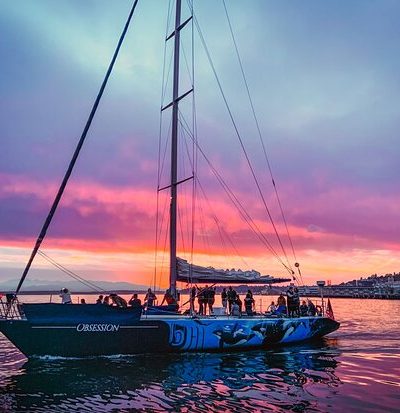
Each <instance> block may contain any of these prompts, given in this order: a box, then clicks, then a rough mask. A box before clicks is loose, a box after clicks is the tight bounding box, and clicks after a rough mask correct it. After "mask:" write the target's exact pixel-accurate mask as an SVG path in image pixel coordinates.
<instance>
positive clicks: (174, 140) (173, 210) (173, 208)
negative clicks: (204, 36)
mask: <svg viewBox="0 0 400 413" xmlns="http://www.w3.org/2000/svg"><path fill="white" fill-rule="evenodd" d="M180 25H181V0H176V13H175V39H174V79H173V86H172V87H173V91H172V102H173V103H172V136H171V205H170V233H169V240H170V280H169V282H170V291H171V294H172V295H173V296H176V278H177V275H176V215H177V195H178V190H177V176H178V165H177V164H178V154H177V149H178V102H179V99H178V97H179V51H180V29H181V28H180Z"/></svg>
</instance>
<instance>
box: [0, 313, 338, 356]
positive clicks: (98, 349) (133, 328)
mask: <svg viewBox="0 0 400 413" xmlns="http://www.w3.org/2000/svg"><path fill="white" fill-rule="evenodd" d="M338 327H339V323H338V322H336V321H334V320H331V319H329V318H325V317H302V318H297V319H283V318H282V319H279V318H275V319H273V318H266V317H257V316H256V317H248V318H247V317H242V318H231V317H220V318H219V317H218V318H211V317H210V318H207V317H204V318H191V317H186V316H171V317H168V316H152V317H148V318H144V319H141V320H138V321H135V322H133V323H130V324H127V323H125V324H118V323H116V322H108V321H106V322H79V323H54V322H52V323H49V322H45V323H38V322H35V323H32V322H30V321H28V320H4V319H3V320H0V331H1V332H2V333H3V334H4V335H5V336H6V337H7V338H8V339H9V340H10V341H11V342H12V343H13V344H14V345H15V346H16V347H17V348H18V349H19V350H20V351H21V352H22V353H23V354H25V355H26V356H27V357H40V356H56V357H94V356H111V355H119V354H122V355H131V354H139V353H160V352H162V353H163V352H187V351H230V350H234V349H246V348H257V347H258V348H268V347H270V346H272V345H276V344H279V343H282V344H283V343H293V342H301V341H305V340H310V339H313V338H317V337H322V336H324V335H326V334H328V333H330V332H332V331H334V330H336V329H337V328H338Z"/></svg>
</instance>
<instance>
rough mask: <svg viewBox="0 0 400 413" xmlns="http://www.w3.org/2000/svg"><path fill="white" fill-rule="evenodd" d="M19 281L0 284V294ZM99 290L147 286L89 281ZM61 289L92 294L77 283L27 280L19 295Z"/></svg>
mask: <svg viewBox="0 0 400 413" xmlns="http://www.w3.org/2000/svg"><path fill="white" fill-rule="evenodd" d="M18 281H19V280H7V281H2V282H0V292H7V291H15V289H16V288H17V284H18ZM90 283H91V284H94V285H95V286H97V287H98V288H99V289H100V290H104V291H107V292H112V291H146V290H147V288H148V287H149V286H147V285H142V284H132V283H128V282H112V281H90ZM61 288H68V289H69V290H70V291H71V292H93V291H96V290H95V289H94V288H90V287H88V286H86V285H84V284H82V283H80V282H78V281H65V280H63V281H48V280H32V279H27V280H25V282H24V285H23V286H22V289H21V293H24V292H35V291H52V292H58V291H60V290H61Z"/></svg>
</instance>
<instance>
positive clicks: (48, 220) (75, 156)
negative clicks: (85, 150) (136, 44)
mask: <svg viewBox="0 0 400 413" xmlns="http://www.w3.org/2000/svg"><path fill="white" fill-rule="evenodd" d="M137 3H138V0H135V1H134V3H133V6H132V9H131V11H130V13H129V16H128V19H127V21H126V23H125V26H124V29H123V31H122V34H121V37H120V38H119V41H118V45H117V48H116V49H115V52H114V55H113V57H112V59H111V62H110V65H109V67H108V70H107V73H106V76H105V78H104V80H103V83H102V85H101V87H100V90H99V93H98V95H97V97H96V100H95V102H94V104H93V107H92V110H91V112H90V115H89V118H88V120H87V122H86V125H85V128H84V130H83V132H82V135H81V137H80V139H79V142H78V145H77V147H76V149H75V152H74V154H73V157H72V159H71V162H70V164H69V166H68V169H67V172H66V173H65V176H64V179H63V181H62V183H61V186H60V188H59V190H58V192H57V195H56V197H55V199H54V201H53V205H52V207H51V209H50V212H49V214H48V216H47V218H46V220H45V222H44V224H43V227H42V229H41V231H40V234H39V236H38V238H37V240H36V243H35V246H34V248H33V251H32V253H31V256H30V258H29V261H28V263H27V264H26V267H25V270H24V272H23V274H22V276H21V279H20V281H19V283H18V286H17V289H16V291H15V293H16V294H18V292H19V290H20V289H21V287H22V284H23V283H24V281H25V278H26V276H27V274H28V271H29V269H30V267H31V265H32V262H33V260H34V258H35V256H36V253H37V252H38V250H39V248H40V245H41V244H42V241H43V239H44V237H45V236H46V232H47V229H48V228H49V226H50V223H51V221H52V219H53V215H54V213H55V212H56V209H57V207H58V204H59V202H60V200H61V197H62V195H63V193H64V190H65V187H66V185H67V183H68V180H69V178H70V176H71V174H72V170H73V169H74V166H75V163H76V161H77V159H78V156H79V152H80V150H81V148H82V146H83V143H84V141H85V138H86V135H87V133H88V131H89V128H90V125H91V124H92V120H93V118H94V115H95V113H96V111H97V107H98V106H99V103H100V100H101V97H102V96H103V92H104V89H105V87H106V85H107V82H108V78H109V77H110V75H111V71H112V69H113V67H114V63H115V61H116V60H117V56H118V53H119V49H120V48H121V45H122V42H123V40H124V38H125V34H126V32H127V31H128V27H129V24H130V21H131V19H132V16H133V13H134V11H135V9H136V5H137Z"/></svg>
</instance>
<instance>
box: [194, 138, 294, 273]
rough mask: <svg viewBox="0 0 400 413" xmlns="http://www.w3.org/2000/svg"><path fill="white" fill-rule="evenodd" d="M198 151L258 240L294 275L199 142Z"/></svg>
mask: <svg viewBox="0 0 400 413" xmlns="http://www.w3.org/2000/svg"><path fill="white" fill-rule="evenodd" d="M197 150H198V151H199V152H200V153H201V155H202V156H203V158H204V159H205V161H206V162H207V164H208V166H209V167H210V169H211V171H212V173H213V174H214V176H215V177H216V178H217V180H218V182H219V183H220V185H221V186H222V188H223V190H224V191H225V193H226V194H227V195H228V197H229V199H230V200H231V202H232V204H233V205H234V206H235V207H236V209H237V210H238V212H239V214H240V215H241V217H242V218H243V220H244V221H245V222H247V225H248V226H249V228H250V229H251V230H252V231H253V233H254V234H255V235H256V236H257V237H258V239H259V240H260V241H261V242H262V243H263V244H264V245H265V246H266V247H267V248H268V250H269V251H270V252H271V253H272V254H273V255H274V256H275V258H276V259H277V260H278V261H279V262H280V263H281V264H282V265H283V267H285V268H286V270H287V271H288V272H289V273H290V274H292V273H293V272H294V271H293V270H292V269H291V268H290V266H288V265H286V264H285V263H284V262H283V261H282V259H281V258H280V257H279V255H278V254H277V252H276V251H275V250H274V248H273V246H272V245H271V243H270V242H269V241H268V239H267V238H266V236H265V235H264V234H263V233H262V231H261V230H260V228H259V227H258V225H257V224H256V223H255V222H254V220H253V219H252V218H251V216H250V215H249V213H248V212H247V210H246V209H245V208H244V207H243V205H242V204H241V202H240V201H239V199H238V198H237V196H236V195H235V194H234V193H233V192H232V190H231V189H230V188H229V186H228V185H227V184H226V182H225V181H224V180H223V178H222V176H221V175H220V174H219V172H218V171H217V170H216V169H215V167H214V166H213V165H212V163H211V161H210V160H209V159H208V157H207V155H206V154H205V152H204V151H203V150H202V149H201V147H200V145H199V144H198V142H197Z"/></svg>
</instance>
